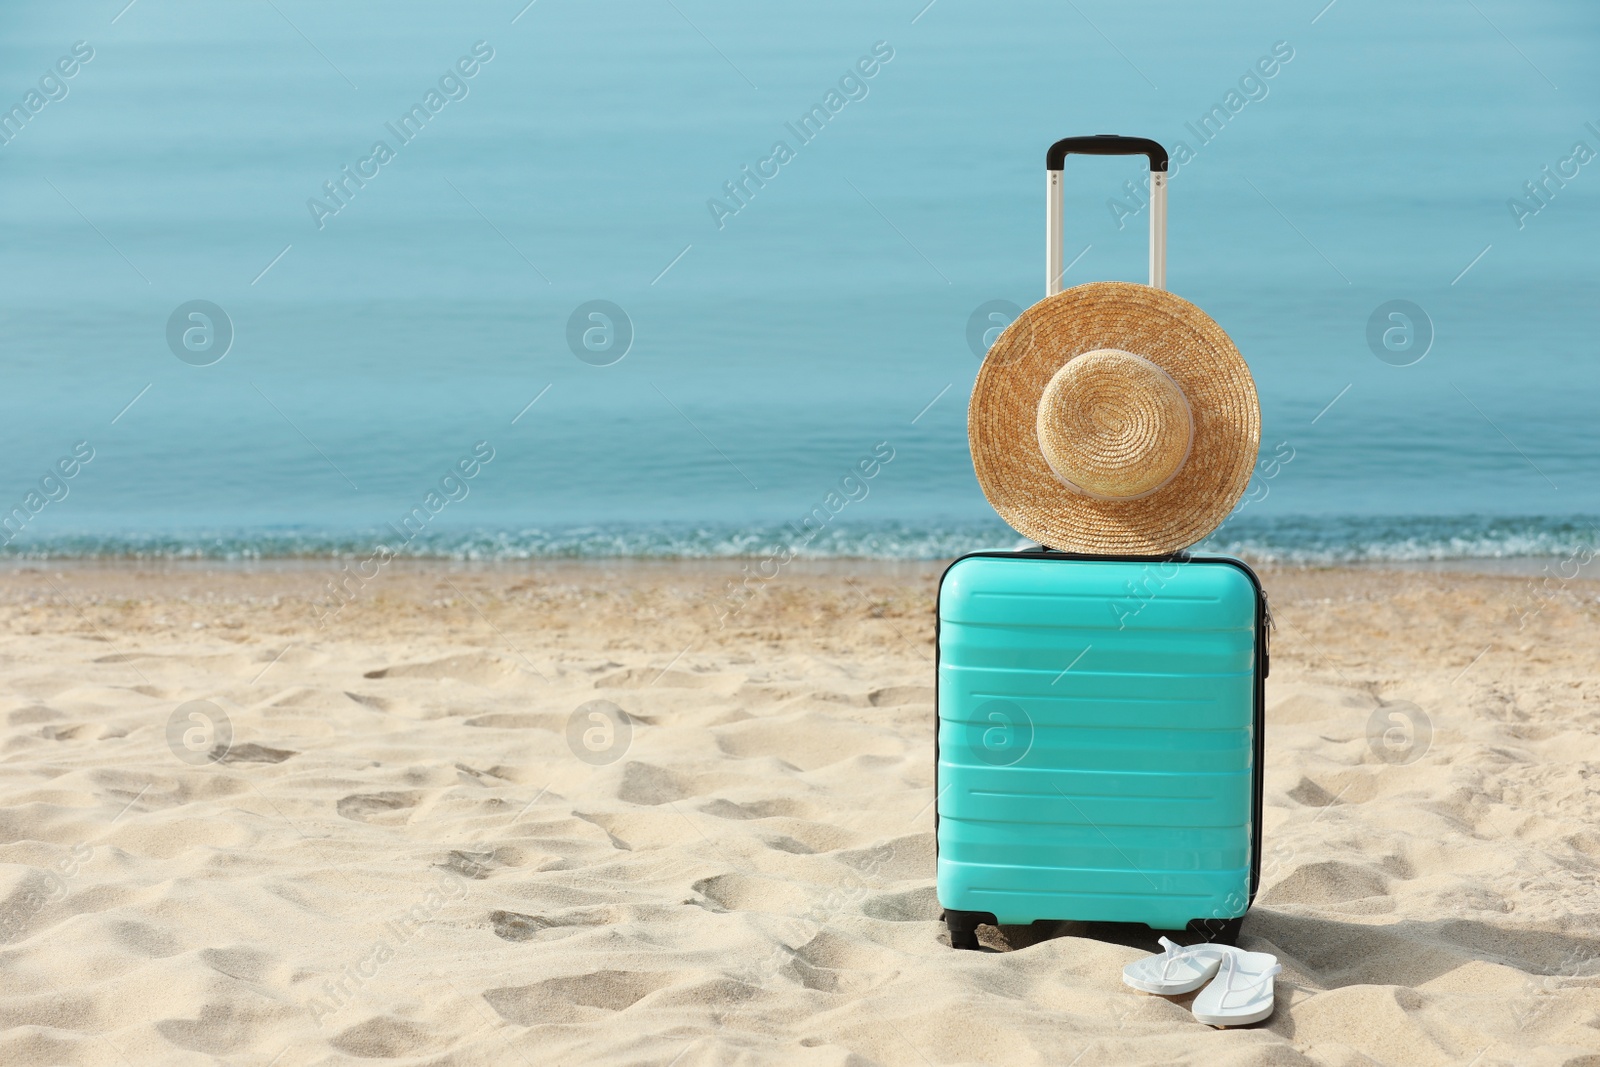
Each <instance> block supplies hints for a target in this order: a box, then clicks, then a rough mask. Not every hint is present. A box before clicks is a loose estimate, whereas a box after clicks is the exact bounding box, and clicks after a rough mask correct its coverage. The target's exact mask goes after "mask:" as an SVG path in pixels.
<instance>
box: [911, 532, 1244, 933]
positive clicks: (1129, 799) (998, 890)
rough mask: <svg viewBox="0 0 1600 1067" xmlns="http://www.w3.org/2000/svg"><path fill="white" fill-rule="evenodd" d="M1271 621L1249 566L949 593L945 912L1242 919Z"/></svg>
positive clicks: (944, 705)
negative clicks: (1261, 652)
mask: <svg viewBox="0 0 1600 1067" xmlns="http://www.w3.org/2000/svg"><path fill="white" fill-rule="evenodd" d="M1260 605H1261V602H1260V596H1259V592H1258V587H1257V585H1256V583H1255V581H1254V578H1253V576H1252V575H1251V574H1250V573H1249V571H1248V570H1247V569H1246V568H1245V567H1244V566H1243V564H1239V563H1237V562H1236V561H1228V560H1212V561H1196V560H1190V561H1184V562H1173V561H1133V562H1123V561H1102V560H1078V559H1063V558H1049V557H1040V556H1030V555H1029V554H1026V553H1022V554H1015V555H1011V554H995V555H990V556H973V557H967V558H965V559H962V560H958V561H957V562H956V563H955V564H954V565H953V566H952V567H951V568H950V570H949V571H948V572H946V574H945V577H944V580H943V582H942V584H941V587H940V596H939V673H938V719H939V734H938V771H937V789H938V793H937V804H936V811H937V819H938V832H937V837H938V857H939V858H938V895H939V901H940V903H941V904H942V905H943V906H944V907H945V908H946V909H955V910H958V911H970V912H992V913H993V914H994V915H995V917H996V919H997V921H999V922H1002V923H1029V922H1033V921H1035V920H1038V919H1077V920H1085V921H1107V922H1137V923H1146V924H1148V925H1150V926H1152V927H1155V928H1158V929H1179V928H1182V927H1183V926H1185V925H1186V924H1187V923H1189V922H1190V921H1191V920H1196V919H1200V920H1204V919H1226V918H1232V917H1236V916H1240V915H1243V914H1244V912H1245V910H1246V908H1247V907H1248V904H1249V899H1250V896H1251V893H1252V891H1253V884H1252V882H1253V876H1252V868H1253V865H1254V863H1255V856H1254V855H1253V849H1254V833H1255V820H1256V819H1258V818H1259V813H1258V812H1257V811H1256V810H1255V807H1256V804H1257V803H1258V800H1257V797H1258V789H1259V787H1258V784H1257V783H1258V780H1259V767H1258V766H1257V763H1256V752H1257V736H1256V731H1257V729H1258V709H1257V699H1258V678H1257V674H1258V669H1259V668H1260V666H1261V659H1260V657H1259V656H1258V654H1257V647H1256V645H1257V629H1258V624H1259V621H1260V610H1261V607H1260Z"/></svg>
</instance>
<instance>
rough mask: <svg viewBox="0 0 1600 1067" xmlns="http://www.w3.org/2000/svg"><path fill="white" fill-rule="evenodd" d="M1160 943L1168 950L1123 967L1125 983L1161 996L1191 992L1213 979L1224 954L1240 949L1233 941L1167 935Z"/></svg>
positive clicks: (1235, 952)
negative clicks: (1187, 941) (1189, 940)
mask: <svg viewBox="0 0 1600 1067" xmlns="http://www.w3.org/2000/svg"><path fill="white" fill-rule="evenodd" d="M1161 947H1162V948H1164V949H1166V951H1165V952H1163V953H1160V954H1159V955H1155V956H1146V957H1145V958H1144V959H1142V960H1135V961H1134V962H1132V963H1130V964H1128V965H1127V966H1126V967H1124V968H1122V981H1123V984H1125V985H1130V986H1132V987H1133V988H1135V989H1137V990H1139V991H1140V992H1142V993H1154V994H1156V995H1157V996H1162V997H1175V996H1178V995H1179V994H1181V993H1190V992H1193V991H1194V990H1196V989H1199V988H1200V987H1201V986H1203V985H1205V984H1206V983H1207V982H1208V981H1210V980H1211V976H1212V975H1214V974H1216V973H1217V969H1218V968H1219V967H1221V966H1222V960H1223V958H1224V957H1225V956H1229V955H1233V954H1237V953H1239V952H1240V950H1239V949H1236V948H1234V947H1233V946H1232V945H1218V944H1213V943H1211V942H1202V943H1201V944H1198V945H1187V946H1186V945H1180V944H1178V943H1176V942H1174V941H1168V940H1167V939H1166V938H1164V937H1163V938H1162V939H1161Z"/></svg>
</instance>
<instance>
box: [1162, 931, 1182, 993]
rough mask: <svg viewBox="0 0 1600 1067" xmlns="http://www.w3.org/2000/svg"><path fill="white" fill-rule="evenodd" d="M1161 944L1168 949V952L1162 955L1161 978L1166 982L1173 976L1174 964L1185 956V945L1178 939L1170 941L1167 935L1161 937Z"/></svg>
mask: <svg viewBox="0 0 1600 1067" xmlns="http://www.w3.org/2000/svg"><path fill="white" fill-rule="evenodd" d="M1160 944H1161V947H1162V948H1164V949H1166V952H1164V953H1163V954H1162V957H1161V980H1162V981H1163V982H1166V981H1170V980H1171V978H1172V965H1173V964H1174V963H1177V962H1178V961H1179V960H1180V959H1182V958H1183V956H1182V953H1183V951H1184V946H1182V945H1180V944H1178V943H1177V942H1176V941H1169V940H1168V939H1166V938H1165V937H1163V938H1161V939H1160Z"/></svg>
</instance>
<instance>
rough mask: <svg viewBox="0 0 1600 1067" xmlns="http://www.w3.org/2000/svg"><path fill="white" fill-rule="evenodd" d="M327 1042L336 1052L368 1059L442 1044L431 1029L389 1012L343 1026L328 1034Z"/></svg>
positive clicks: (417, 1051) (427, 1049) (418, 1051)
mask: <svg viewBox="0 0 1600 1067" xmlns="http://www.w3.org/2000/svg"><path fill="white" fill-rule="evenodd" d="M328 1044H330V1045H332V1046H333V1047H334V1048H336V1049H338V1050H339V1051H340V1052H343V1053H346V1054H348V1055H351V1056H358V1057H360V1058H361V1059H370V1060H391V1059H399V1058H402V1057H405V1058H409V1057H412V1056H416V1055H418V1054H424V1053H427V1052H431V1051H434V1050H437V1049H439V1048H441V1047H442V1043H441V1042H440V1041H439V1039H438V1038H437V1037H436V1036H435V1035H434V1033H433V1032H432V1031H431V1030H428V1029H425V1028H423V1027H421V1026H418V1025H417V1024H416V1023H411V1022H406V1021H405V1020H404V1019H396V1018H395V1017H394V1016H392V1015H378V1016H374V1017H373V1018H371V1019H368V1020H366V1021H365V1022H360V1023H356V1024H355V1025H354V1026H351V1027H347V1028H345V1029H344V1030H341V1031H339V1033H337V1034H335V1035H334V1036H333V1037H331V1038H329V1039H328Z"/></svg>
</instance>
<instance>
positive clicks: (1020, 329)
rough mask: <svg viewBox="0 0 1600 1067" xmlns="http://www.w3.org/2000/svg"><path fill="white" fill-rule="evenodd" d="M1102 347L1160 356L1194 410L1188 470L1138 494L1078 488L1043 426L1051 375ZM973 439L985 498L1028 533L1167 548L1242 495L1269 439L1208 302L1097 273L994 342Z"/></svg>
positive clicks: (976, 402)
mask: <svg viewBox="0 0 1600 1067" xmlns="http://www.w3.org/2000/svg"><path fill="white" fill-rule="evenodd" d="M1102 348H1111V349H1120V350H1122V351H1124V352H1132V353H1134V354H1135V355H1139V356H1143V357H1145V358H1146V359H1148V360H1150V361H1151V362H1152V363H1155V364H1156V365H1157V366H1159V367H1160V368H1161V369H1162V370H1164V371H1165V372H1166V373H1167V374H1168V375H1169V376H1170V377H1171V378H1172V379H1173V381H1175V382H1176V383H1177V384H1178V386H1179V388H1181V389H1182V390H1183V393H1184V396H1185V397H1186V398H1187V399H1188V401H1189V406H1190V410H1191V413H1192V416H1193V419H1194V441H1193V445H1192V447H1191V450H1190V453H1189V458H1188V460H1187V461H1186V462H1185V463H1184V465H1183V467H1182V469H1180V470H1179V471H1178V473H1177V474H1176V475H1175V476H1174V477H1173V478H1172V480H1171V481H1169V482H1167V484H1165V485H1164V486H1162V487H1161V488H1160V489H1157V490H1156V491H1155V492H1153V493H1150V494H1148V495H1146V496H1142V497H1139V498H1138V499H1134V500H1100V499H1096V498H1094V497H1091V496H1087V495H1085V494H1083V493H1079V492H1075V491H1074V490H1072V489H1071V488H1069V487H1068V486H1066V485H1065V484H1063V483H1062V481H1061V480H1060V479H1059V478H1057V477H1056V475H1055V473H1054V472H1053V471H1052V470H1051V469H1050V465H1049V464H1048V463H1047V462H1046V461H1045V458H1044V455H1043V454H1042V453H1041V451H1040V449H1039V442H1038V438H1037V436H1036V431H1035V424H1036V418H1037V412H1038V407H1039V398H1040V397H1041V396H1042V395H1043V393H1044V390H1045V386H1046V385H1048V384H1049V382H1050V379H1051V377H1052V376H1054V375H1055V373H1056V372H1057V371H1058V370H1060V369H1061V367H1062V366H1063V365H1064V364H1066V363H1067V362H1068V361H1069V360H1071V359H1073V358H1075V357H1077V356H1080V355H1082V354H1084V353H1085V352H1091V351H1094V350H1096V349H1102ZM967 439H968V442H969V444H970V445H971V447H972V464H973V469H974V470H975V471H976V473H977V476H978V484H979V485H980V486H982V488H983V494H984V496H986V497H987V498H988V500H989V503H990V504H991V505H993V506H994V509H995V511H997V512H999V514H1000V517H1001V518H1002V519H1004V520H1005V521H1006V522H1007V523H1009V524H1010V525H1011V526H1012V527H1013V528H1014V529H1015V530H1016V531H1017V532H1018V533H1021V534H1022V535H1023V536H1025V537H1028V538H1031V539H1032V540H1034V541H1038V542H1039V543H1040V544H1043V545H1046V546H1048V547H1050V548H1054V549H1058V550H1061V551H1067V552H1084V553H1092V554H1095V555H1148V556H1161V555H1167V554H1169V553H1172V552H1176V551H1178V550H1179V549H1183V548H1187V547H1189V546H1190V545H1193V544H1194V543H1195V542H1197V541H1200V540H1202V539H1204V538H1205V537H1206V536H1207V535H1208V534H1210V533H1211V532H1212V531H1213V530H1215V529H1216V528H1217V527H1218V526H1220V525H1221V524H1222V522H1223V520H1224V519H1226V518H1227V517H1228V514H1229V513H1230V512H1231V511H1232V510H1233V508H1234V506H1235V505H1236V504H1237V503H1238V502H1239V498H1240V497H1241V496H1242V495H1243V494H1244V491H1245V487H1246V486H1247V485H1248V484H1249V482H1250V475H1251V472H1252V471H1253V470H1254V469H1255V464H1256V457H1257V455H1258V454H1259V452H1260V448H1261V406H1260V402H1259V400H1258V399H1257V397H1256V386H1255V380H1254V379H1253V378H1251V376H1250V368H1249V367H1247V366H1246V365H1245V362H1244V357H1243V356H1241V355H1240V354H1239V350H1238V349H1237V348H1235V347H1234V344H1233V342H1232V341H1231V340H1229V338H1228V335H1227V334H1226V333H1224V332H1223V330H1222V327H1220V326H1218V325H1217V324H1216V323H1215V322H1214V321H1212V319H1211V317H1210V316H1208V315H1207V314H1206V313H1205V312H1203V311H1201V310H1200V309H1199V308H1197V307H1195V306H1194V305H1193V304H1191V303H1189V302H1188V301H1187V300H1184V299H1183V298H1182V297H1178V296H1174V295H1173V294H1171V293H1169V292H1166V291H1165V290H1162V289H1154V288H1151V287H1150V286H1147V285H1136V284H1134V283H1132V282H1091V283H1089V284H1087V285H1079V286H1075V287H1074V288H1071V289H1067V290H1065V291H1063V292H1060V293H1057V294H1056V295H1054V296H1050V297H1046V298H1045V299H1043V300H1041V301H1039V302H1038V303H1037V304H1035V305H1033V306H1032V307H1031V308H1029V309H1028V310H1026V311H1024V312H1023V313H1022V314H1021V315H1020V316H1018V317H1017V319H1016V321H1015V322H1013V323H1012V324H1011V325H1010V326H1008V327H1007V328H1006V330H1005V332H1004V333H1002V334H1001V335H1000V337H999V338H998V339H997V340H996V341H995V343H994V345H993V347H991V348H990V349H989V353H988V355H987V356H986V357H985V358H984V361H983V366H982V367H981V368H980V369H979V371H978V379H977V382H976V383H975V384H974V386H973V390H972V400H971V403H970V404H969V405H968V408H967Z"/></svg>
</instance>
